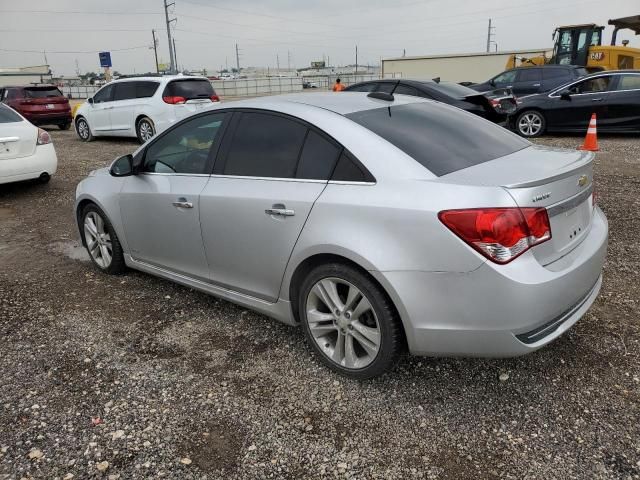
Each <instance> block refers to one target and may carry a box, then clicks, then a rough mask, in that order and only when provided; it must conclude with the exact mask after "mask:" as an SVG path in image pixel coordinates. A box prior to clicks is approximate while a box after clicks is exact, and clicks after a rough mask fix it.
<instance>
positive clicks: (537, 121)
mask: <svg viewBox="0 0 640 480" xmlns="http://www.w3.org/2000/svg"><path fill="white" fill-rule="evenodd" d="M546 125H547V122H546V121H545V119H544V115H542V113H540V112H538V111H537V110H525V111H524V112H522V113H521V114H520V115H518V118H517V119H516V130H517V131H518V133H519V134H520V135H522V136H523V137H527V138H534V137H539V136H540V135H542V134H543V133H544V131H545V128H546Z"/></svg>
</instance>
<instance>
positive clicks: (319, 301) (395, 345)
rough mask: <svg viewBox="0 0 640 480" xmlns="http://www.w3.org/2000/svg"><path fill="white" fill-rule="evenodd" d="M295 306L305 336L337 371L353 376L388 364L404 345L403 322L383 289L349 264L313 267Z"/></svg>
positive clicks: (382, 369)
mask: <svg viewBox="0 0 640 480" xmlns="http://www.w3.org/2000/svg"><path fill="white" fill-rule="evenodd" d="M298 309H299V310H298V311H299V312H300V320H301V323H302V326H303V329H304V332H305V336H306V338H307V341H308V342H309V344H310V346H311V348H313V350H314V351H315V353H316V355H317V356H318V358H319V359H320V360H321V361H322V362H323V363H324V364H325V365H327V366H328V367H329V368H331V369H333V370H335V371H336V372H338V373H340V374H342V375H345V376H348V377H352V378H357V379H366V378H371V377H375V376H377V375H380V374H382V373H384V372H385V371H386V370H388V369H390V368H391V367H392V366H393V365H394V364H395V362H396V359H397V356H398V353H399V352H400V349H401V346H402V327H401V325H400V320H399V319H398V316H397V313H396V311H395V308H394V306H393V305H392V303H391V301H390V300H389V299H388V297H387V296H386V294H385V292H384V291H383V290H382V289H381V288H380V287H379V286H378V285H377V284H376V283H375V282H373V281H372V280H371V279H370V278H369V277H368V276H367V275H365V274H364V273H362V272H360V271H359V270H358V269H356V268H354V267H351V266H349V265H344V264H340V263H332V264H328V265H322V266H319V267H316V268H314V269H313V270H312V271H311V272H310V273H309V275H307V278H306V279H305V280H304V282H303V284H302V288H301V292H300V298H299V299H298Z"/></svg>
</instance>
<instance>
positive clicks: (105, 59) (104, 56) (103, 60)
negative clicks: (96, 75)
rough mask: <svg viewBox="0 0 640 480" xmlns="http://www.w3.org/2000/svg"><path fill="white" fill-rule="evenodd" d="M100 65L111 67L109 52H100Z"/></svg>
mask: <svg viewBox="0 0 640 480" xmlns="http://www.w3.org/2000/svg"><path fill="white" fill-rule="evenodd" d="M98 55H99V56H100V66H101V67H103V68H111V52H100V53H99V54H98Z"/></svg>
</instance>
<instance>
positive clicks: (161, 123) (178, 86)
mask: <svg viewBox="0 0 640 480" xmlns="http://www.w3.org/2000/svg"><path fill="white" fill-rule="evenodd" d="M219 101H220V99H219V98H218V96H217V95H216V92H215V91H214V90H213V87H212V86H211V82H210V81H209V80H208V79H207V78H205V77H190V76H183V75H172V76H166V77H135V78H125V79H121V80H115V81H113V82H110V83H108V84H107V85H105V86H104V87H102V88H101V89H100V90H98V91H97V92H96V93H95V94H94V95H93V97H91V98H88V99H87V102H86V103H84V104H82V105H81V106H80V108H78V110H77V112H76V115H75V118H74V124H75V127H76V133H77V134H78V137H80V139H81V140H84V141H85V142H89V141H91V140H93V138H94V137H100V136H113V137H137V138H138V140H139V141H140V143H144V142H146V141H147V140H149V139H150V138H151V137H153V136H154V135H155V134H156V133H159V132H161V131H163V130H165V129H166V128H167V127H169V126H170V125H172V124H173V123H175V122H177V121H178V120H181V119H182V118H184V117H186V116H188V115H190V114H192V113H195V112H197V111H199V110H202V109H204V108H206V107H207V105H210V104H211V103H212V102H219Z"/></svg>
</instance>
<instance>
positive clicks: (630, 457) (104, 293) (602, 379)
mask: <svg viewBox="0 0 640 480" xmlns="http://www.w3.org/2000/svg"><path fill="white" fill-rule="evenodd" d="M52 135H53V139H54V142H55V145H56V148H57V151H58V156H59V163H60V165H59V171H58V174H57V175H56V176H55V177H53V179H52V181H51V183H50V184H49V185H46V186H43V185H37V184H28V183H27V184H24V183H23V184H18V185H11V186H4V187H2V186H0V338H1V339H2V344H1V345H0V479H5V478H6V479H21V478H43V479H70V478H76V479H79V478H82V479H84V478H105V479H106V478H108V479H110V480H113V479H116V478H119V479H132V478H156V477H165V478H171V479H191V478H196V479H205V478H206V479H218V478H225V479H227V478H228V479H235V478H243V479H246V478H249V479H252V478H316V477H326V478H336V477H338V478H363V479H364V478H443V479H456V480H459V479H476V478H483V479H488V478H513V479H522V478H545V479H552V478H557V479H568V478H576V479H585V478H625V479H626V478H640V358H639V357H640V323H639V318H638V317H639V314H640V304H639V301H640V295H639V290H640V273H639V262H640V240H639V239H640V200H639V198H640V140H639V139H637V138H629V137H612V138H611V137H610V138H606V139H604V140H602V139H601V148H602V152H601V153H599V154H598V160H597V167H596V169H597V179H596V181H597V185H598V187H597V189H598V196H599V203H600V205H601V206H602V208H603V209H604V211H605V213H606V214H607V216H608V218H609V222H610V228H611V238H610V244H609V247H610V252H609V256H608V262H607V264H606V270H605V280H604V285H603V289H602V293H601V295H600V297H599V298H598V300H597V302H596V303H595V305H594V306H593V308H592V309H591V310H590V311H589V313H588V314H587V315H586V316H585V317H584V318H583V319H582V320H581V321H580V322H579V323H578V324H577V325H576V327H575V328H574V329H572V330H571V331H570V332H569V333H567V334H566V335H564V336H563V337H562V338H561V339H560V340H559V341H557V342H556V343H554V344H552V345H550V346H548V347H547V348H544V349H543V350H542V351H539V352H537V353H535V354H532V355H529V356H527V357H524V358H517V359H508V360H474V359H469V360H467V359H425V358H411V357H405V358H404V359H403V360H402V362H401V364H400V365H399V366H398V367H397V368H396V370H395V371H393V372H392V373H390V374H388V375H386V376H385V377H383V378H381V379H378V380H375V381H370V382H365V383H359V382H355V381H347V380H345V379H343V378H340V377H338V376H336V375H334V374H332V373H331V372H329V371H328V370H326V369H325V368H323V367H321V366H320V365H319V364H318V362H316V361H315V360H314V359H313V358H312V356H311V354H310V351H309V350H308V349H307V347H306V346H305V344H304V342H303V337H302V334H301V332H300V331H298V330H297V329H294V328H289V327H286V326H284V325H281V324H278V323H276V322H274V321H272V320H269V319H267V318H265V317H263V316H261V315H257V314H255V313H252V312H249V311H246V310H243V309H242V308H239V307H236V306H234V305H232V304H229V303H226V302H224V301H219V300H216V299H214V298H212V297H208V296H206V295H204V294H201V293H198V292H195V291H192V290H189V289H187V288H183V287H180V286H177V285H174V284H171V283H169V282H166V281H163V280H160V279H157V278H154V277H151V276H148V275H144V274H140V273H136V272H129V273H128V274H126V275H124V276H119V277H112V276H106V275H102V274H99V273H98V272H97V271H96V270H95V269H94V268H93V267H92V265H91V263H90V262H88V261H87V257H86V255H85V253H84V251H83V250H82V249H81V248H80V247H79V246H78V240H77V234H76V230H75V227H74V224H73V215H72V205H73V197H74V190H75V185H76V184H77V182H78V181H79V180H80V179H81V178H82V177H83V176H85V175H86V174H87V172H89V171H90V170H92V169H94V168H96V167H102V166H105V165H107V164H108V163H109V162H110V161H111V160H112V159H113V158H114V157H115V156H117V155H119V154H123V153H127V152H130V151H132V150H133V149H134V148H135V147H136V144H135V143H134V142H132V141H115V140H111V141H110V140H100V141H95V142H93V143H90V144H83V143H81V142H80V141H78V140H77V139H76V137H75V135H74V133H73V132H60V131H57V130H52ZM580 140H581V139H580V138H577V137H570V138H564V139H560V138H547V139H544V140H542V141H541V143H545V144H551V145H558V146H567V147H574V146H575V145H576V144H578V143H579V142H580ZM505 374H506V375H505ZM501 376H502V380H501V379H500V377H501ZM505 376H508V378H507V379H506V380H504V378H505Z"/></svg>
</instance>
